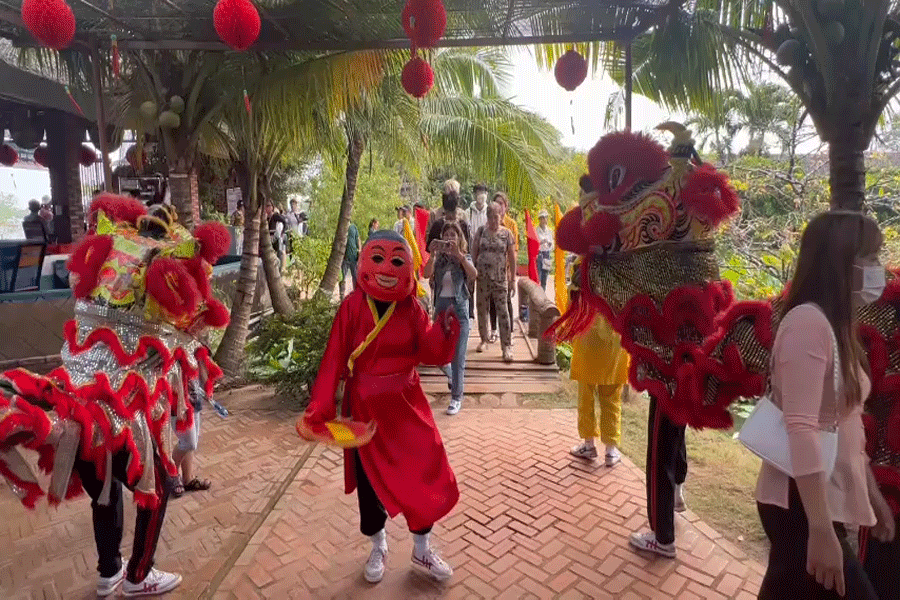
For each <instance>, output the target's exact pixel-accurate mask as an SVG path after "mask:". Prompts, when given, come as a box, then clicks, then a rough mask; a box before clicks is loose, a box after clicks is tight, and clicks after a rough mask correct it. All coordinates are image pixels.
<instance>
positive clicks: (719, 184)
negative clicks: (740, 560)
mask: <svg viewBox="0 0 900 600" xmlns="http://www.w3.org/2000/svg"><path fill="white" fill-rule="evenodd" d="M660 129H666V130H669V131H671V132H672V133H674V134H675V136H674V141H673V142H672V145H671V147H670V148H669V150H668V151H667V150H666V149H665V148H663V147H662V146H661V145H660V144H658V143H657V142H655V141H654V140H653V139H651V138H650V137H648V136H646V135H643V134H637V133H630V132H620V133H611V134H609V135H606V136H605V137H603V138H602V139H601V140H600V141H599V142H598V143H597V145H596V146H594V148H592V149H591V151H590V152H589V153H588V175H587V176H586V177H583V178H582V189H583V193H582V196H581V198H580V199H579V205H578V206H577V207H576V208H575V209H573V210H571V211H569V212H568V213H567V214H566V215H565V216H564V217H563V219H562V221H561V222H560V224H559V227H558V228H557V233H556V239H557V244H558V245H559V247H560V248H562V249H564V250H567V251H569V252H572V253H575V254H577V255H579V256H581V257H584V260H583V261H582V263H581V269H580V274H579V275H578V277H579V278H580V285H579V286H578V287H579V288H580V292H579V294H578V296H577V298H576V299H575V301H574V302H573V303H572V306H570V308H569V310H568V311H567V312H566V314H565V315H563V316H562V317H561V319H560V320H559V321H558V322H557V323H556V324H554V326H553V327H552V328H551V329H550V330H549V331H548V335H550V336H553V337H555V338H556V339H557V340H571V339H572V338H574V337H575V336H577V335H579V334H581V333H583V332H584V331H585V330H587V329H588V328H589V327H590V325H591V323H592V322H593V318H594V315H595V314H596V313H597V312H599V313H601V314H602V315H603V316H604V317H605V318H606V320H607V321H609V323H610V324H611V325H612V327H613V328H614V329H615V330H616V331H617V332H618V333H619V334H620V335H621V337H622V347H623V348H625V350H626V351H628V353H629V354H630V355H631V365H630V368H629V379H630V383H631V385H632V387H634V388H635V389H636V390H639V391H647V392H649V394H650V397H651V407H650V424H649V425H650V435H649V443H648V452H647V454H648V456H647V459H648V460H647V509H648V516H649V519H650V526H651V529H652V530H653V531H652V532H651V534H649V535H648V534H641V535H637V534H636V535H635V536H633V537H632V543H633V544H635V545H636V546H638V547H641V548H643V549H646V550H652V551H656V552H658V553H660V554H664V555H674V552H675V549H674V536H675V529H674V512H673V511H674V503H675V494H676V486H677V485H679V484H681V483H682V482H683V481H684V476H685V474H686V468H687V465H686V460H685V451H684V431H685V426H686V425H691V426H694V427H726V426H728V425H730V423H731V418H730V416H729V414H728V412H727V410H726V409H727V406H728V404H729V403H730V402H731V400H732V399H733V398H723V397H721V396H720V395H715V394H714V395H713V396H712V397H708V396H707V395H706V394H705V393H704V390H706V389H707V387H708V386H707V378H708V377H709V375H710V374H711V373H710V366H711V363H710V361H709V360H708V357H707V354H708V349H707V348H706V347H705V345H704V342H705V340H706V339H707V338H708V337H709V336H711V335H712V334H713V333H714V332H715V330H716V317H717V316H718V315H720V314H722V313H723V312H725V311H726V310H727V309H728V308H729V306H730V305H731V304H732V303H733V298H734V296H733V293H732V291H731V287H730V285H729V284H728V282H726V281H721V280H720V279H719V270H718V264H717V262H716V258H715V254H714V242H713V239H712V237H713V233H714V232H715V229H716V227H717V226H718V225H720V224H721V223H722V222H723V221H724V220H726V219H727V218H728V217H729V216H731V215H733V214H734V213H735V212H736V211H737V210H738V207H739V203H738V198H737V195H736V194H735V192H734V190H733V189H732V188H731V187H730V186H729V185H728V181H727V179H726V177H725V176H724V175H723V174H721V173H719V172H717V171H716V170H715V169H714V168H713V167H712V166H711V165H708V164H702V163H700V162H699V160H697V158H698V157H697V153H696V150H695V149H694V142H693V140H692V139H691V136H690V132H689V131H687V130H686V129H685V128H684V127H683V126H681V125H679V124H677V123H666V124H664V125H661V126H660ZM729 357H730V356H729ZM729 366H732V365H729ZM736 368H738V369H739V370H740V371H741V374H743V371H744V369H743V366H742V365H736ZM713 374H714V375H715V374H718V373H717V372H715V373H713ZM759 391H760V392H761V391H762V390H761V389H760V390H759ZM654 534H655V535H654Z"/></svg>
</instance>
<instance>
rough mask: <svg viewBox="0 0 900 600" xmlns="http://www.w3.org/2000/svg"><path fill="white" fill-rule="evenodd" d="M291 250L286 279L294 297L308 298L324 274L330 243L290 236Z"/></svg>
mask: <svg viewBox="0 0 900 600" xmlns="http://www.w3.org/2000/svg"><path fill="white" fill-rule="evenodd" d="M291 250H292V252H293V253H292V254H291V256H290V260H289V261H288V267H287V270H286V273H285V275H286V279H287V281H288V282H290V285H291V288H293V290H294V291H295V292H296V294H295V295H296V296H298V297H299V298H309V297H310V296H311V293H312V292H313V291H314V290H315V288H316V286H318V285H319V282H320V281H322V276H323V275H324V274H325V267H326V265H327V264H328V255H329V253H330V252H331V242H329V241H326V240H321V239H318V238H314V237H310V236H304V237H298V236H291ZM292 299H295V298H292Z"/></svg>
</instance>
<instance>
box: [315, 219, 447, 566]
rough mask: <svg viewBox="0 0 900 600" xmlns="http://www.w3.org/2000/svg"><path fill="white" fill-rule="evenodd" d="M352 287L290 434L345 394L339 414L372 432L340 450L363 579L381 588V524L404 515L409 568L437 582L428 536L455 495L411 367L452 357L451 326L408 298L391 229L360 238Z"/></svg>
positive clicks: (405, 251)
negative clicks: (365, 545) (361, 550)
mask: <svg viewBox="0 0 900 600" xmlns="http://www.w3.org/2000/svg"><path fill="white" fill-rule="evenodd" d="M358 281H359V287H358V288H357V289H355V290H354V291H353V293H352V294H350V295H349V296H347V298H346V299H345V300H344V301H343V302H342V303H341V306H340V308H339V310H338V313H337V316H336V318H335V321H334V324H333V326H332V329H331V336H330V338H329V340H328V346H327V348H326V350H325V355H324V357H323V358H322V364H321V367H320V369H319V374H318V376H317V378H316V382H315V384H314V385H313V388H312V394H311V396H312V397H311V400H310V404H309V408H308V409H307V411H306V414H305V415H304V417H303V423H302V424H301V425H300V427H299V428H298V429H302V428H307V430H316V429H318V430H321V429H322V426H323V425H324V424H326V423H329V422H331V421H333V420H334V419H335V416H336V413H337V406H336V404H337V399H338V398H337V397H338V396H339V395H340V391H341V389H342V388H343V400H342V402H341V415H342V417H344V418H350V419H352V420H353V421H356V422H363V423H373V424H374V426H375V433H374V435H373V436H372V439H371V441H370V442H368V443H367V444H366V445H363V446H360V447H358V448H355V449H347V450H345V453H344V474H345V491H346V493H347V494H350V493H352V492H353V490H354V489H355V490H356V491H357V495H358V498H359V510H360V530H361V531H362V533H363V535H367V536H369V537H370V538H371V539H372V552H371V554H370V555H369V560H368V562H367V563H366V568H365V576H366V579H367V580H368V581H370V582H372V583H376V582H378V581H381V578H382V576H383V575H384V562H385V556H386V554H387V539H386V537H385V532H384V525H385V522H386V521H387V517H388V516H390V517H392V518H393V517H395V516H396V515H397V514H399V513H403V516H404V517H405V518H406V522H407V524H408V525H409V529H410V531H411V532H412V533H413V536H414V541H415V546H414V549H413V553H412V563H413V566H415V567H417V568H419V569H421V570H423V571H425V572H426V573H428V574H430V575H431V576H433V577H435V578H436V579H438V580H445V579H448V578H449V577H450V576H451V575H452V574H453V570H452V569H451V568H450V566H449V565H447V564H446V563H445V562H444V561H443V560H442V559H441V558H440V557H439V556H438V555H437V554H436V553H435V552H434V550H433V549H432V548H431V546H430V544H429V534H430V532H431V528H432V526H433V525H434V523H436V522H437V521H438V520H439V519H440V518H442V517H443V516H445V515H446V514H447V513H449V512H450V510H451V509H452V508H453V507H454V506H455V505H456V502H457V500H458V499H459V490H458V488H457V485H456V477H455V476H454V475H453V471H452V470H451V469H450V464H449V462H448V460H447V454H446V452H445V451H444V445H443V442H442V441H441V436H440V433H439V432H438V430H437V427H436V426H435V423H434V417H433V415H432V413H431V407H430V406H429V405H428V400H427V399H426V398H425V394H424V392H423V391H422V386H421V384H420V382H419V374H418V373H417V372H416V367H417V366H418V365H420V364H427V365H435V366H439V365H445V364H447V363H448V362H450V361H451V360H452V358H453V354H454V352H455V349H456V341H457V338H458V337H459V321H458V320H457V319H456V316H455V315H454V314H453V313H452V312H447V313H444V314H442V315H440V316H439V317H438V319H437V320H436V322H435V323H434V324H433V325H432V324H431V323H430V321H429V318H428V315H427V314H426V313H425V311H424V310H423V309H422V307H421V305H420V304H419V303H418V302H417V301H416V297H415V278H414V276H413V260H412V254H411V252H410V248H409V246H408V245H407V243H406V241H405V240H404V239H403V238H402V237H401V236H400V235H398V234H397V233H395V232H393V231H378V232H375V233H373V234H372V235H371V236H370V237H369V239H368V240H367V241H366V244H365V245H364V246H363V249H362V252H361V254H360V258H359V274H358ZM301 435H302V433H301Z"/></svg>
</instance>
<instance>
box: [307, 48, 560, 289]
mask: <svg viewBox="0 0 900 600" xmlns="http://www.w3.org/2000/svg"><path fill="white" fill-rule="evenodd" d="M390 59H392V61H393V64H391V62H390ZM402 60H405V56H404V54H403V53H393V54H392V55H391V56H390V58H389V60H388V61H386V63H385V64H386V65H387V64H391V67H392V68H393V70H392V72H390V73H389V74H386V75H385V76H384V78H383V80H382V81H381V83H380V84H379V85H378V86H377V87H376V88H373V89H371V90H369V91H367V92H366V93H365V94H362V95H361V96H360V97H359V98H358V99H357V100H356V102H355V103H354V104H353V106H352V107H351V108H350V109H349V110H348V111H347V112H346V113H345V115H344V118H343V119H342V125H343V136H344V137H343V139H344V149H343V151H342V152H341V156H342V157H343V158H345V160H346V170H345V186H344V192H343V194H342V198H341V210H340V213H339V217H338V223H337V228H336V231H335V235H334V239H333V242H332V249H331V254H330V255H329V259H328V264H327V267H326V270H325V274H324V276H323V277H322V283H321V284H320V290H321V291H322V292H323V293H326V294H331V293H333V291H334V287H335V285H336V284H337V281H338V279H339V277H340V268H341V263H342V261H343V256H344V249H345V246H346V236H347V229H348V228H349V225H350V219H351V216H352V211H353V196H354V194H355V189H356V180H357V177H358V173H359V167H360V162H361V157H362V154H363V152H364V150H365V148H366V147H367V146H368V145H377V147H378V148H379V150H380V152H381V153H382V154H383V155H385V156H386V157H387V158H388V159H389V160H392V161H393V162H395V163H397V164H402V165H403V166H404V169H405V170H406V171H407V172H410V173H411V174H414V175H421V174H422V173H424V172H425V171H426V170H427V166H428V164H439V165H441V164H455V165H459V166H461V167H463V168H468V169H469V170H470V171H472V172H476V173H479V174H480V175H481V176H482V177H484V178H485V179H488V180H492V179H493V180H498V181H501V182H503V183H504V185H505V187H506V189H507V192H508V193H509V195H510V197H512V198H514V199H517V200H518V201H520V202H523V203H531V202H533V201H534V200H536V199H537V198H540V197H543V196H546V194H547V193H548V191H549V187H550V185H549V181H548V179H547V173H546V168H545V165H546V164H547V162H546V161H548V160H554V157H557V156H558V155H559V152H560V146H559V133H558V132H557V131H556V130H555V129H553V127H552V126H550V125H549V124H548V123H546V121H544V120H543V119H541V118H540V117H538V116H537V115H535V114H533V113H530V112H528V111H525V110H523V109H521V108H519V107H517V106H516V105H514V104H512V103H511V102H510V101H508V100H506V99H504V98H502V96H501V93H502V90H503V88H504V87H505V86H506V85H507V83H508V80H509V71H510V66H509V62H508V60H507V59H506V56H505V54H504V53H503V52H502V51H499V50H497V49H474V50H473V49H444V50H438V51H436V52H434V54H433V55H432V57H431V63H432V65H433V68H434V72H435V86H434V89H432V90H431V92H429V94H428V96H426V97H425V98H424V99H422V100H419V101H416V100H414V99H412V98H411V97H409V96H408V95H407V94H406V93H405V92H404V91H403V88H402V86H401V84H400V70H401V68H400V63H401V62H402Z"/></svg>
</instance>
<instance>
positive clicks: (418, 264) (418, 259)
mask: <svg viewBox="0 0 900 600" xmlns="http://www.w3.org/2000/svg"><path fill="white" fill-rule="evenodd" d="M403 238H404V239H405V240H406V243H407V244H409V249H410V250H412V255H413V273H414V275H415V278H416V295H417V296H424V295H425V294H426V292H425V288H424V287H422V283H421V282H420V281H419V272H420V271H421V269H422V253H421V252H419V244H417V243H416V236H415V235H413V231H412V226H411V225H410V224H409V219H403Z"/></svg>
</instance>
